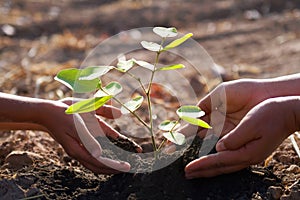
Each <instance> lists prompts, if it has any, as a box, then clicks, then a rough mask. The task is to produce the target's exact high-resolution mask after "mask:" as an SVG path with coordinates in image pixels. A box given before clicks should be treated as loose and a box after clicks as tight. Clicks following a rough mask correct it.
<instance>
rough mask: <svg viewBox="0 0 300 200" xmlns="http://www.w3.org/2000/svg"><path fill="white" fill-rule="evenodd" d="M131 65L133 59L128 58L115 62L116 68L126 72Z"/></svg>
mask: <svg viewBox="0 0 300 200" xmlns="http://www.w3.org/2000/svg"><path fill="white" fill-rule="evenodd" d="M133 65H134V59H130V60H123V59H122V60H121V59H119V61H118V64H117V70H119V71H121V72H127V71H128V70H130V69H131V68H132V67H133Z"/></svg>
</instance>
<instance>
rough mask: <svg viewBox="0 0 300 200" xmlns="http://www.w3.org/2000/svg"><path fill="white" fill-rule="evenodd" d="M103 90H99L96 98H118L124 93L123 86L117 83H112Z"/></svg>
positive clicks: (95, 95)
mask: <svg viewBox="0 0 300 200" xmlns="http://www.w3.org/2000/svg"><path fill="white" fill-rule="evenodd" d="M102 89H103V90H104V91H102V90H98V91H97V92H96V93H95V94H94V97H104V96H108V95H111V96H116V95H117V94H119V93H120V92H121V91H122V89H123V88H122V85H121V84H120V83H118V82H116V81H113V82H110V83H109V84H107V85H106V86H105V87H104V88H102Z"/></svg>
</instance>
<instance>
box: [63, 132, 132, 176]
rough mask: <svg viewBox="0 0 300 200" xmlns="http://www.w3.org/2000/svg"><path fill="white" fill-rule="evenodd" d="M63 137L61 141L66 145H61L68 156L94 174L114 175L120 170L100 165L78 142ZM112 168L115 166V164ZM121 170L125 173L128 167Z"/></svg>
mask: <svg viewBox="0 0 300 200" xmlns="http://www.w3.org/2000/svg"><path fill="white" fill-rule="evenodd" d="M64 136H65V137H64V138H63V139H64V140H65V141H68V145H65V143H62V145H63V148H64V149H65V150H66V152H67V154H68V155H70V156H71V157H72V158H74V159H76V160H78V161H79V162H80V163H81V164H82V165H83V166H85V167H86V168H88V169H90V170H91V171H93V172H95V173H102V174H115V173H119V172H120V170H117V169H113V168H111V167H110V166H111V165H108V164H103V163H101V161H99V160H97V159H96V158H95V157H93V156H92V155H91V154H90V153H89V152H88V150H87V149H86V148H85V147H84V146H82V145H81V144H80V143H79V142H78V141H76V140H75V139H74V138H72V137H71V136H68V135H67V134H66V135H64ZM116 163H118V161H116ZM119 163H121V164H124V162H119ZM121 164H120V165H121ZM125 164H126V163H125ZM127 165H128V164H127ZM112 166H115V164H114V165H112ZM118 168H121V167H118ZM123 168H124V170H122V171H125V170H127V168H128V166H126V167H123Z"/></svg>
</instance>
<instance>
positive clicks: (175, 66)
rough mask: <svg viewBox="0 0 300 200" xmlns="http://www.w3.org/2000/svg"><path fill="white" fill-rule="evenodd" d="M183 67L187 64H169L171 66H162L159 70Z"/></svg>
mask: <svg viewBox="0 0 300 200" xmlns="http://www.w3.org/2000/svg"><path fill="white" fill-rule="evenodd" d="M181 68H185V66H184V65H183V64H175V65H169V66H165V67H161V68H159V69H158V70H160V71H167V70H175V69H181Z"/></svg>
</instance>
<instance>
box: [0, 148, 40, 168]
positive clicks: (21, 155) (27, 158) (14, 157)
mask: <svg viewBox="0 0 300 200" xmlns="http://www.w3.org/2000/svg"><path fill="white" fill-rule="evenodd" d="M41 158H42V157H41V156H40V155H38V154H36V153H32V152H28V151H12V152H11V153H10V154H8V155H7V156H6V158H5V162H4V167H7V168H10V169H14V170H18V169H21V168H23V167H24V166H31V165H32V164H33V163H34V161H36V160H37V159H41Z"/></svg>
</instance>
